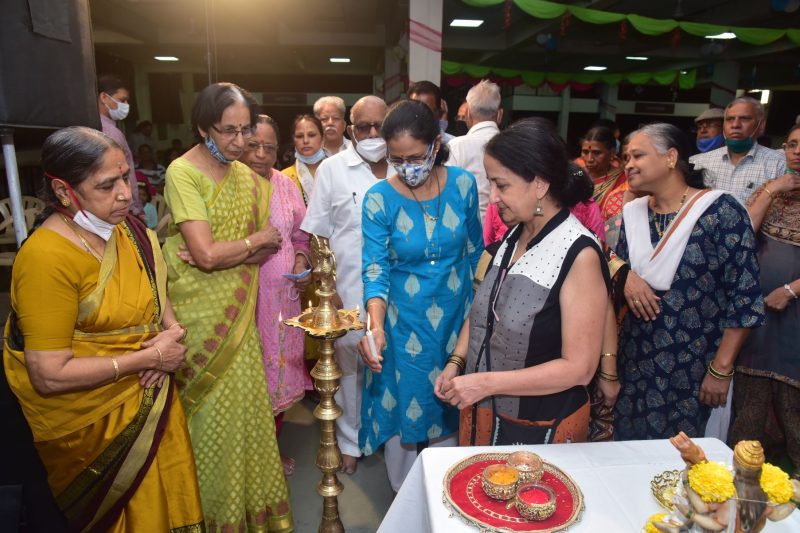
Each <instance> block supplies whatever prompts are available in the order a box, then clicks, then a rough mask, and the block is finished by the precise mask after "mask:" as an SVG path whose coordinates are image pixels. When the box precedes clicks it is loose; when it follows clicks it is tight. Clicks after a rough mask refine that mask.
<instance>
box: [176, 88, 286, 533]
mask: <svg viewBox="0 0 800 533" xmlns="http://www.w3.org/2000/svg"><path fill="white" fill-rule="evenodd" d="M255 107H256V105H255V102H254V101H253V100H252V96H250V95H249V94H248V93H247V92H246V91H244V90H243V89H241V88H239V87H237V86H235V85H232V84H228V83H217V84H213V85H209V86H208V87H206V88H205V89H203V90H202V91H201V92H200V94H199V95H198V98H197V101H196V102H195V104H194V108H193V110H192V124H193V126H194V127H195V129H196V131H197V132H198V133H199V134H200V135H201V136H202V137H203V138H204V139H205V141H204V142H203V143H201V144H198V145H197V146H195V147H194V148H192V149H191V150H189V151H188V152H187V153H186V154H184V155H183V156H182V157H180V158H178V159H176V160H175V161H173V162H172V164H171V165H170V166H169V169H167V178H166V188H165V197H166V200H167V204H168V205H169V207H170V211H171V213H172V224H171V226H170V228H169V234H168V236H167V240H166V243H165V244H164V256H165V258H166V261H167V265H168V268H169V270H168V278H169V297H170V301H172V303H173V305H174V306H175V313H176V315H177V316H178V319H179V320H180V321H181V323H183V324H184V325H186V327H187V329H188V330H189V332H190V333H189V335H188V336H187V338H186V341H187V346H188V352H187V356H186V367H185V368H184V369H182V370H181V371H180V372H179V373H178V374H177V380H178V387H179V389H180V391H181V392H180V395H181V400H182V402H183V405H184V407H185V408H186V414H187V417H188V421H189V431H190V433H191V436H192V444H193V446H194V451H195V456H196V458H197V473H198V478H199V481H200V492H201V496H202V500H203V508H204V510H205V517H206V524H207V525H208V528H209V530H211V531H245V530H247V531H251V532H260V531H265V532H266V531H276V532H284V531H291V530H292V515H291V511H290V507H289V495H288V490H287V487H286V479H285V477H284V474H283V467H282V465H281V460H280V455H279V453H278V444H277V441H276V439H275V422H274V419H273V415H272V407H271V405H270V399H269V393H268V389H267V381H266V376H265V375H264V367H263V363H262V360H261V352H262V350H261V339H260V336H259V332H258V329H257V328H256V321H255V305H256V298H257V295H258V268H259V264H260V263H261V262H262V261H264V260H265V259H266V257H267V256H268V255H270V254H272V253H274V252H275V251H276V250H277V249H278V248H279V247H280V234H279V233H278V231H277V230H276V229H275V228H273V227H272V226H270V225H269V198H270V197H271V191H270V190H269V182H268V181H267V180H262V179H260V178H259V177H258V176H257V175H256V174H255V173H254V172H253V171H252V170H250V168H248V167H247V166H245V165H244V164H242V163H239V162H238V161H236V159H238V158H239V157H240V156H241V155H242V152H243V151H244V146H245V143H246V141H247V139H249V138H250V137H251V136H252V134H253V132H252V128H251V125H252V124H253V123H254V122H255ZM275 327H277V324H276V326H275Z"/></svg>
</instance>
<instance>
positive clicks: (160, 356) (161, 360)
mask: <svg viewBox="0 0 800 533" xmlns="http://www.w3.org/2000/svg"><path fill="white" fill-rule="evenodd" d="M153 348H155V349H156V353H157V354H158V367H156V370H159V371H160V370H161V369H162V368H163V367H164V354H162V353H161V348H159V347H158V345H157V344H154V345H153Z"/></svg>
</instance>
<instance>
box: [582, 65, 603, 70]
mask: <svg viewBox="0 0 800 533" xmlns="http://www.w3.org/2000/svg"><path fill="white" fill-rule="evenodd" d="M606 68H607V67H598V66H595V65H589V66H588V67H583V70H597V71H600V70H605V69H606Z"/></svg>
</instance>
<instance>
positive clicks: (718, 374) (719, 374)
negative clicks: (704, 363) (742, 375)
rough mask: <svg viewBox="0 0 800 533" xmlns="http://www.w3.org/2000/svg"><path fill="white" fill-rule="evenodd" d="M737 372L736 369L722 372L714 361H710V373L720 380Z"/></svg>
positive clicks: (729, 377)
mask: <svg viewBox="0 0 800 533" xmlns="http://www.w3.org/2000/svg"><path fill="white" fill-rule="evenodd" d="M735 373H736V370H731V371H730V373H728V374H723V373H722V372H720V371H719V370H717V369H716V368H714V365H713V364H712V363H708V374H709V375H710V376H711V377H712V378H715V379H719V380H726V379H731V378H732V377H733V375H734V374H735Z"/></svg>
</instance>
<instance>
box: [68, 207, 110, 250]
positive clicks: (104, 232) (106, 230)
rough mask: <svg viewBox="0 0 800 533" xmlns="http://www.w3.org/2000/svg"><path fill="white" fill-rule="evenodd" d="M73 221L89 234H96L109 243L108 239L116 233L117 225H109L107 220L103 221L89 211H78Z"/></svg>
mask: <svg viewBox="0 0 800 533" xmlns="http://www.w3.org/2000/svg"><path fill="white" fill-rule="evenodd" d="M72 220H73V222H75V223H76V224H77V225H78V226H80V227H82V228H83V229H85V230H86V231H88V232H89V233H94V234H95V235H97V236H98V237H100V238H101V239H103V240H104V241H106V242H108V239H110V238H111V234H112V233H113V232H114V227H115V224H109V223H108V222H106V221H105V220H101V219H99V218H97V217H96V216H95V215H93V214H92V213H90V212H89V211H84V210H83V209H79V210H78V211H76V212H75V216H74V217H73V218H72Z"/></svg>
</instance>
